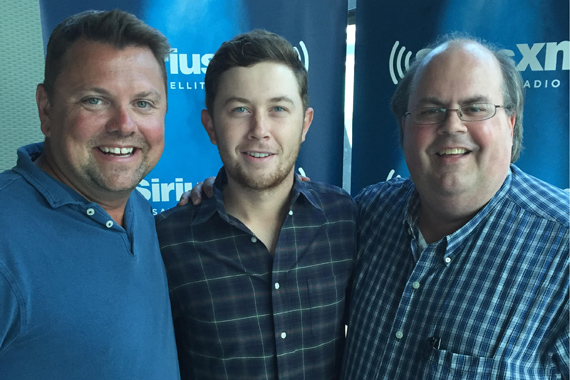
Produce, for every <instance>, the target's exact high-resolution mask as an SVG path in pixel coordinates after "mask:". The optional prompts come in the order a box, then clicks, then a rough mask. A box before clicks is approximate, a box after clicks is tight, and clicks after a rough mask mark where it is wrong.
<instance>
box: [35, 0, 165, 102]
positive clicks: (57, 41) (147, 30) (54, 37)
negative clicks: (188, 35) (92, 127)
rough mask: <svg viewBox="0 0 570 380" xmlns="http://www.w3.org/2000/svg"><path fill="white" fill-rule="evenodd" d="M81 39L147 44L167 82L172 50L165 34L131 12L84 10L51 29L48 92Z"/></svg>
mask: <svg viewBox="0 0 570 380" xmlns="http://www.w3.org/2000/svg"><path fill="white" fill-rule="evenodd" d="M78 39H85V40H88V41H95V42H101V43H106V44H110V45H112V46H114V47H116V48H118V49H123V48H125V47H129V46H140V47H147V48H149V49H150V51H151V52H152V54H153V55H154V57H155V58H156V61H157V62H158V64H159V66H160V69H161V74H162V77H163V79H164V86H165V89H166V87H167V84H166V66H165V63H164V59H165V58H166V57H167V56H168V54H169V53H170V45H169V43H168V41H167V39H166V37H165V36H164V35H163V34H162V33H161V32H159V31H158V30H157V29H154V28H151V27H150V26H148V25H147V24H145V23H144V22H143V21H141V20H139V19H138V18H137V17H136V16H134V15H133V14H131V13H128V12H125V11H122V10H119V9H114V10H112V11H93V10H90V11H85V12H81V13H78V14H75V15H73V16H70V17H68V18H66V19H65V20H63V21H62V22H61V23H60V24H59V25H58V26H57V27H56V28H55V29H54V31H53V32H52V33H51V36H50V38H49V41H48V45H47V51H46V63H45V72H44V83H43V85H44V87H45V89H46V92H47V94H48V96H51V95H52V94H53V86H54V83H55V80H56V79H57V76H58V75H59V73H60V72H61V70H62V61H63V58H64V56H65V53H66V52H67V51H68V50H69V48H70V47H71V46H72V45H73V43H74V42H75V41H77V40H78Z"/></svg>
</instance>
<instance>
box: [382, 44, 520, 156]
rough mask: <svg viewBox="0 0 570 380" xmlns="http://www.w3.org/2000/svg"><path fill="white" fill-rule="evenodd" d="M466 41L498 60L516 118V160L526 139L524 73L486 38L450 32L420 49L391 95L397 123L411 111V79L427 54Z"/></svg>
mask: <svg viewBox="0 0 570 380" xmlns="http://www.w3.org/2000/svg"><path fill="white" fill-rule="evenodd" d="M466 43H476V44H479V45H481V46H482V47H484V48H485V49H487V50H488V51H489V52H490V53H491V54H492V55H493V56H494V57H495V58H496V59H497V61H498V63H499V66H500V68H501V73H502V75H503V105H504V107H505V111H506V112H507V115H513V114H515V115H516V121H515V125H514V129H513V149H512V152H511V162H515V161H516V160H517V159H518V158H519V155H520V152H521V150H522V140H523V107H524V83H523V80H522V77H521V75H520V73H519V71H518V70H517V68H516V66H515V62H514V61H513V59H512V58H511V57H510V55H508V54H507V53H506V52H505V51H504V50H500V49H499V48H498V47H497V46H495V45H493V44H491V43H489V42H486V41H484V40H481V39H478V38H474V37H472V36H469V35H466V34H460V33H451V34H447V35H444V36H441V37H440V38H438V39H437V41H436V42H435V43H433V44H431V45H429V46H428V47H427V48H425V49H422V50H420V52H421V53H422V54H418V56H417V57H416V59H415V60H414V61H413V62H412V64H410V67H409V68H408V70H407V71H406V74H405V75H404V78H402V80H401V81H400V83H398V86H397V87H396V91H395V92H394V95H393V96H392V101H391V103H390V106H391V108H392V112H393V113H394V115H395V116H396V119H397V121H398V125H399V124H400V122H401V119H402V117H404V115H405V113H406V112H408V111H409V110H408V101H409V99H410V95H411V92H412V90H413V89H412V83H413V82H414V77H415V75H416V73H417V71H418V68H419V67H421V66H422V65H423V63H424V60H425V58H426V56H427V55H428V54H429V52H430V51H432V50H434V49H436V48H439V47H442V46H443V45H447V46H453V45H464V44H466ZM398 129H399V131H400V142H402V140H403V133H402V128H398Z"/></svg>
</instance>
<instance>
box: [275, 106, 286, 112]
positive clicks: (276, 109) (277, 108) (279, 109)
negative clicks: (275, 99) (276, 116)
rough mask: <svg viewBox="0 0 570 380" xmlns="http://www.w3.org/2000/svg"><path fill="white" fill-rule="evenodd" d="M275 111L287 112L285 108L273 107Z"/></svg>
mask: <svg viewBox="0 0 570 380" xmlns="http://www.w3.org/2000/svg"><path fill="white" fill-rule="evenodd" d="M273 111H275V112H283V111H285V108H283V107H280V106H275V107H273Z"/></svg>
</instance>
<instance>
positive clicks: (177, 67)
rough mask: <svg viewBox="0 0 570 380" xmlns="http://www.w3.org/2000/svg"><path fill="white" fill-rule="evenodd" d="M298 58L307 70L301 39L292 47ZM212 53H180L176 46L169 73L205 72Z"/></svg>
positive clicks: (306, 58) (170, 61)
mask: <svg viewBox="0 0 570 380" xmlns="http://www.w3.org/2000/svg"><path fill="white" fill-rule="evenodd" d="M294 49H295V51H296V52H297V55H298V56H299V60H300V61H301V62H303V65H304V66H305V69H307V71H309V51H308V50H307V46H306V45H305V43H304V42H303V41H299V48H297V47H296V46H295V47H294ZM212 57H214V54H182V53H179V52H178V49H177V48H174V49H172V51H171V53H170V55H169V56H168V58H166V62H168V64H167V66H168V68H169V71H170V74H171V75H177V74H182V75H197V74H205V73H206V68H207V67H208V64H209V63H210V61H211V60H212Z"/></svg>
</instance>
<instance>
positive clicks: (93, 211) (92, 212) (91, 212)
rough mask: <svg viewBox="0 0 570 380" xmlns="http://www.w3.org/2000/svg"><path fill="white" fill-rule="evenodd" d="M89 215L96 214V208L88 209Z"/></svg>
mask: <svg viewBox="0 0 570 380" xmlns="http://www.w3.org/2000/svg"><path fill="white" fill-rule="evenodd" d="M87 215H89V216H91V215H95V210H94V209H92V208H88V209H87Z"/></svg>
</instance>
